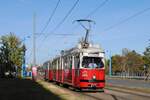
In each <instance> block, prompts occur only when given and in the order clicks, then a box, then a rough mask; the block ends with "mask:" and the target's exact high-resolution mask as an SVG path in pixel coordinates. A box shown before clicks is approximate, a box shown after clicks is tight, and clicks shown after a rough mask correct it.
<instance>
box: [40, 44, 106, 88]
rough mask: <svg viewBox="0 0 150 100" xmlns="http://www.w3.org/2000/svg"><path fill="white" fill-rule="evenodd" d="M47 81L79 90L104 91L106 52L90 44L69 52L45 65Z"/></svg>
mask: <svg viewBox="0 0 150 100" xmlns="http://www.w3.org/2000/svg"><path fill="white" fill-rule="evenodd" d="M43 66H44V67H45V79H48V80H50V81H51V80H53V81H56V82H58V83H61V84H66V85H69V86H72V87H75V88H78V89H102V88H104V86H105V65H104V51H103V49H102V48H100V47H99V46H98V45H92V44H89V45H88V46H87V47H83V46H82V45H81V44H79V45H78V46H77V47H75V48H72V49H70V50H67V51H62V52H61V55H60V56H58V57H56V58H54V59H53V60H51V61H48V62H45V63H44V64H43Z"/></svg>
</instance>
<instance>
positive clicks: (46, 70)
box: [43, 61, 53, 81]
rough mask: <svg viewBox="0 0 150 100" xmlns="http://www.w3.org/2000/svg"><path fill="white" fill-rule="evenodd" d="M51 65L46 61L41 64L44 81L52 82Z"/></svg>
mask: <svg viewBox="0 0 150 100" xmlns="http://www.w3.org/2000/svg"><path fill="white" fill-rule="evenodd" d="M51 68H52V65H51V61H46V62H45V63H44V64H43V71H44V72H43V73H44V79H45V80H48V81H52V80H53V71H52V69H51Z"/></svg>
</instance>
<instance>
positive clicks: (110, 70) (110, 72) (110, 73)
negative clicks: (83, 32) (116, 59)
mask: <svg viewBox="0 0 150 100" xmlns="http://www.w3.org/2000/svg"><path fill="white" fill-rule="evenodd" d="M109 76H110V77H111V76H112V59H111V51H109Z"/></svg>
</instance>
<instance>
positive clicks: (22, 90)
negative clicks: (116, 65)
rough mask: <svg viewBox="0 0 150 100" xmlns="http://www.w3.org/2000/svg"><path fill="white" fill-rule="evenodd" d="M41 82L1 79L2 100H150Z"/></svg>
mask: <svg viewBox="0 0 150 100" xmlns="http://www.w3.org/2000/svg"><path fill="white" fill-rule="evenodd" d="M40 82H41V83H40V84H39V83H38V82H34V81H32V80H30V79H0V100H63V98H65V100H150V96H144V95H140V94H135V93H130V92H121V91H116V90H113V89H105V90H104V92H89V91H88V92H76V91H73V90H72V89H68V88H64V87H60V86H58V85H56V84H54V83H49V82H45V81H42V80H41V81H40ZM61 97H63V98H61Z"/></svg>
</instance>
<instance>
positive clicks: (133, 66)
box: [126, 50, 144, 73]
mask: <svg viewBox="0 0 150 100" xmlns="http://www.w3.org/2000/svg"><path fill="white" fill-rule="evenodd" d="M126 63H127V66H126V68H127V69H126V70H127V71H128V73H130V72H132V73H135V72H143V71H144V67H143V66H144V60H143V56H142V55H140V54H138V53H137V52H136V51H135V50H133V51H130V52H128V54H127V55H126Z"/></svg>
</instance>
